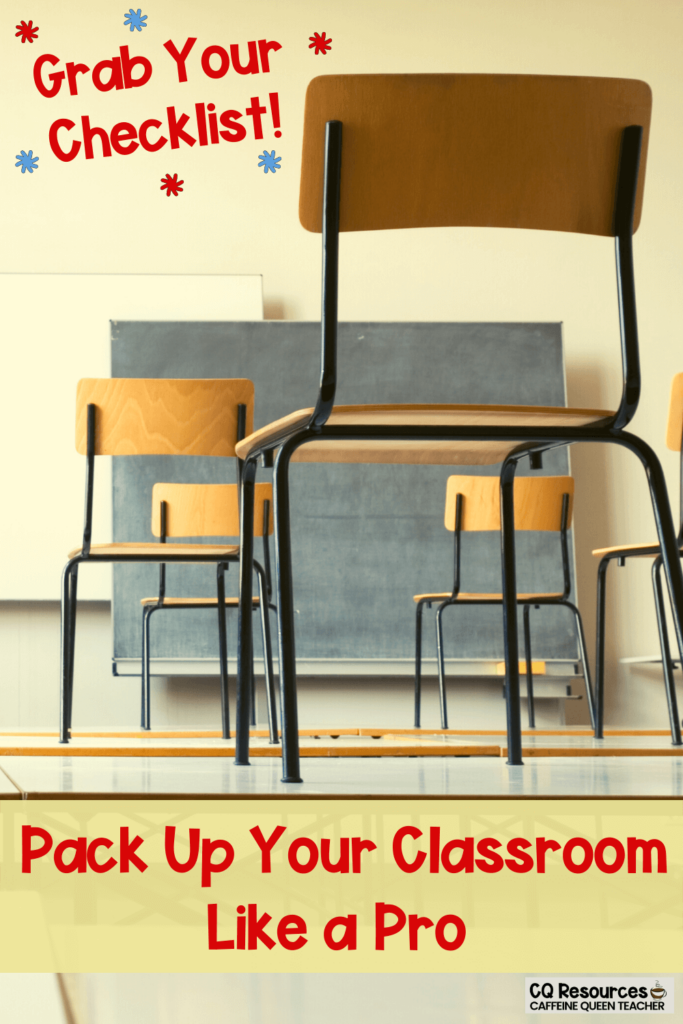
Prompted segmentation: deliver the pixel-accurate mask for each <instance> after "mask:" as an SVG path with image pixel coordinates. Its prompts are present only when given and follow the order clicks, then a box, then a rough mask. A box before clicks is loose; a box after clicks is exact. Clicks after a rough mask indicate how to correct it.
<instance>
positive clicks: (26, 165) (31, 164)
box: [14, 149, 40, 174]
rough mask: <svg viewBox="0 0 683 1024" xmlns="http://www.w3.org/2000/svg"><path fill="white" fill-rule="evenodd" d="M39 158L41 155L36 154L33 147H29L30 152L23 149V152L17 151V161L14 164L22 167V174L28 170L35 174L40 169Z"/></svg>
mask: <svg viewBox="0 0 683 1024" xmlns="http://www.w3.org/2000/svg"><path fill="white" fill-rule="evenodd" d="M39 160H40V157H39V156H34V155H33V150H32V149H29V151H28V153H25V152H24V150H23V149H22V151H21V153H17V162H16V163H15V165H14V166H15V167H21V173H22V174H26V172H27V171H28V173H29V174H33V172H34V171H37V170H38V161H39Z"/></svg>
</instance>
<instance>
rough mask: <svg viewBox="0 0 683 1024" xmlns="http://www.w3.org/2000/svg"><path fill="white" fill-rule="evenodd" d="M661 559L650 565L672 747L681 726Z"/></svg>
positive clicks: (678, 744)
mask: <svg viewBox="0 0 683 1024" xmlns="http://www.w3.org/2000/svg"><path fill="white" fill-rule="evenodd" d="M661 569H662V559H661V557H657V558H656V559H655V560H654V562H653V564H652V589H653V590H654V595H655V609H656V611H657V627H658V629H659V645H660V647H661V650H662V669H663V672H664V688H665V691H666V703H667V706H668V710H669V724H670V726H671V742H672V743H673V745H674V746H680V744H681V724H680V720H679V717H678V700H677V698H676V683H675V680H674V666H673V662H672V660H671V650H670V648H669V631H668V629H667V625H666V608H665V605H664V593H663V590H662V576H661Z"/></svg>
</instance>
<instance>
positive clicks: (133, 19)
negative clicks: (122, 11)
mask: <svg viewBox="0 0 683 1024" xmlns="http://www.w3.org/2000/svg"><path fill="white" fill-rule="evenodd" d="M146 21H147V15H146V14H143V13H142V8H141V7H138V9H137V11H134V10H133V8H132V7H131V8H130V9H129V11H128V14H127V15H126V20H125V21H124V23H123V25H124V28H125V26H126V25H130V30H131V32H133V31H134V30H135V29H137V30H138V32H142V30H143V28H147V26H146V25H145V22H146Z"/></svg>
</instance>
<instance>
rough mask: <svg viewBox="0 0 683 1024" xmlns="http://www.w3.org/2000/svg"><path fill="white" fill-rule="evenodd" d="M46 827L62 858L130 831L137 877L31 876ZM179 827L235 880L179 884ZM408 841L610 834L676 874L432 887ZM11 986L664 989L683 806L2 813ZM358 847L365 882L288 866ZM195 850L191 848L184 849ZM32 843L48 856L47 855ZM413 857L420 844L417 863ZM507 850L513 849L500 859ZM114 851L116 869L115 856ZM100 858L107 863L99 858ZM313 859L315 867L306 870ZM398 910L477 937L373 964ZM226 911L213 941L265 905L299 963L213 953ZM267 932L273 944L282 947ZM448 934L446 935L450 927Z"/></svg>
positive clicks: (391, 947)
mask: <svg viewBox="0 0 683 1024" xmlns="http://www.w3.org/2000/svg"><path fill="white" fill-rule="evenodd" d="M25 824H30V825H34V826H40V827H42V828H45V829H47V830H48V831H49V832H50V833H51V834H52V835H53V837H54V839H55V845H56V844H57V842H59V841H61V840H62V839H65V838H74V837H76V836H78V835H87V836H88V837H89V838H90V839H92V838H94V837H95V836H101V835H106V836H108V837H109V838H111V839H113V840H114V841H115V843H116V844H117V845H118V838H119V827H120V826H121V825H128V826H129V827H130V832H131V836H134V835H140V836H142V837H143V839H144V843H143V846H142V847H141V848H140V849H139V851H138V853H139V855H140V856H141V857H142V858H143V860H145V861H146V862H147V863H148V864H149V868H148V870H147V871H146V872H145V873H144V874H141V873H139V872H138V871H137V870H135V869H134V868H131V872H130V874H128V875H126V874H121V873H120V872H119V871H118V869H114V870H112V871H110V872H108V873H107V874H100V875H93V874H92V873H91V872H88V873H86V874H80V875H79V874H76V873H74V874H61V873H59V872H58V871H57V870H56V868H55V866H54V863H53V861H52V855H48V856H47V857H45V858H43V859H41V860H39V861H38V860H37V861H34V862H33V869H32V872H31V874H30V875H28V874H22V873H21V870H20V860H19V858H20V845H19V844H20V837H21V826H22V825H25ZM166 825H175V826H176V829H177V832H176V837H177V847H176V850H177V853H176V855H177V857H178V859H179V860H184V859H186V854H187V835H188V832H187V830H188V829H189V828H200V829H201V833H202V838H206V837H210V838H211V839H217V838H223V839H227V840H228V841H229V842H231V843H232V844H233V846H234V848H235V860H234V862H233V864H232V865H231V867H230V868H229V869H228V870H227V871H225V872H223V873H221V874H215V875H214V876H213V883H212V885H211V887H210V888H202V887H201V883H200V876H199V868H198V867H196V868H194V869H193V870H192V871H190V872H189V873H186V874H178V873H175V872H173V871H172V870H171V869H170V867H169V866H168V865H167V863H166V859H165V856H164V848H163V841H164V828H165V826H166ZM255 825H259V826H260V828H261V831H262V832H263V834H264V835H265V836H266V837H267V836H269V835H270V834H271V832H272V830H273V829H274V828H275V826H276V825H284V826H285V827H286V829H287V832H286V833H285V834H284V836H283V837H282V839H281V840H280V842H279V843H278V844H277V846H276V848H275V851H274V853H273V870H272V873H271V874H270V875H263V874H261V871H260V864H261V860H260V854H259V852H258V849H257V847H256V844H255V843H254V840H253V839H252V837H251V836H250V835H249V832H248V830H249V829H250V828H252V827H254V826H255ZM403 825H416V826H417V827H418V828H420V829H422V830H423V831H424V832H425V839H424V840H421V841H420V844H419V845H421V846H422V848H423V849H426V848H427V839H426V836H427V830H428V829H429V827H430V826H431V825H440V826H441V836H442V843H445V842H446V841H447V840H448V839H451V838H458V837H464V836H469V835H471V836H474V838H475V842H476V841H478V840H479V839H481V838H483V837H484V836H492V837H494V838H496V839H498V840H499V841H500V842H501V843H502V844H503V846H505V844H506V843H507V842H508V840H509V839H511V838H512V837H514V836H524V837H526V838H527V839H530V840H532V841H533V840H534V839H535V837H537V836H545V837H546V838H553V839H556V840H557V841H559V842H560V843H562V844H564V843H565V842H566V841H567V840H568V839H570V838H571V837H572V836H576V835H580V836H583V837H585V838H586V839H588V840H590V841H591V843H592V844H593V845H595V844H596V843H597V842H598V840H599V839H600V838H602V837H605V836H613V837H616V838H618V839H620V840H621V841H622V842H625V838H626V837H628V836H637V837H638V838H645V839H650V838H658V839H660V840H661V841H662V842H664V844H665V846H666V849H667V859H668V872H667V873H666V874H656V873H653V874H650V875H646V874H641V873H638V874H634V875H628V874H626V872H625V870H622V871H620V872H618V873H616V874H614V875H607V874H604V873H601V872H600V871H598V870H597V869H596V868H595V866H593V867H591V868H590V869H589V870H588V871H587V872H586V873H585V874H582V875H576V874H572V873H571V872H569V871H567V870H566V868H564V866H563V864H562V861H561V854H549V855H548V865H547V871H546V874H545V875H539V874H537V873H536V872H535V871H532V872H529V873H528V874H524V875H517V874H514V873H512V872H510V871H508V870H506V869H504V870H503V871H501V872H499V873H498V874H492V875H488V874H484V873H483V872H481V871H478V870H475V872H474V873H473V874H470V875H466V874H446V873H445V872H441V873H439V874H438V875H436V874H435V875H432V874H429V873H427V868H424V867H423V868H422V869H421V870H420V871H419V872H416V873H413V874H406V873H404V872H402V871H400V870H399V868H398V867H397V866H396V864H395V862H394V860H393V857H392V852H391V843H392V839H393V836H394V835H395V833H396V831H397V830H398V829H399V828H400V827H402V826H403ZM2 826H3V861H2V871H1V874H0V879H1V888H0V918H1V919H2V922H3V927H2V929H1V930H0V970H3V971H26V970H30V971H51V970H56V971H70V972H80V971H124V972H125V971H139V970H145V971H209V972H212V971H246V972H250V971H251V972H263V971H270V972H272V971H275V972H277V971H289V972H291V971H294V972H298V971H301V972H310V971H333V972H358V971H361V972H363V971H370V972H387V971H388V972H406V971H409V972H413V971H414V972H420V971H428V972H442V971H455V972H497V971H498V972H510V971H512V972H515V971H526V972H527V973H529V972H535V973H544V972H545V973H581V972H589V971H594V970H600V971H602V972H609V971H613V972H620V973H638V972H641V973H643V972H645V973H647V972H653V973H657V972H659V973H660V974H662V973H666V972H667V971H668V972H675V971H676V970H677V969H678V968H679V967H680V964H681V962H683V905H682V890H681V880H682V877H683V806H682V805H681V803H680V801H583V802H582V801H562V802H557V801H545V800H531V801H524V800H516V801H495V800H478V801H450V800H421V801H410V800H406V801H400V802H396V801H391V800H385V801H377V800H373V801H364V800H348V801H344V800H342V801H315V800H301V801H298V800H297V801H284V800H258V801H249V800H245V801H241V800H240V801H232V802H229V803H228V802H224V801H197V802H191V801H184V802H182V801H153V800H149V801H147V800H145V801H128V802H124V801H120V802H119V801H107V802H106V803H104V804H103V803H98V802H96V801H59V802H52V801H30V802H24V803H21V804H19V803H12V802H6V803H4V804H3V805H2ZM353 835H360V836H362V837H363V838H364V839H371V840H372V841H373V842H375V843H376V844H377V847H378V849H377V850H376V851H373V852H371V853H369V854H368V853H364V854H363V857H362V864H363V868H362V871H361V873H360V874H359V875H353V874H349V875H340V874H330V873H328V872H325V871H324V870H323V869H322V868H321V866H320V864H319V865H318V866H317V867H316V868H315V869H314V870H313V871H312V872H311V873H310V874H297V873H295V872H294V871H293V870H292V869H291V867H290V865H289V863H288V861H287V859H286V850H287V847H288V845H289V842H291V841H292V840H293V839H295V838H297V837H300V836H307V837H310V838H311V839H314V840H315V841H316V842H319V840H320V839H321V838H322V837H327V838H329V839H331V840H332V847H331V855H332V858H333V859H336V850H337V849H338V847H337V840H338V839H339V837H340V836H353ZM183 836H185V842H184V843H183V842H182V840H183ZM34 845H36V846H37V845H38V842H37V841H35V842H34ZM417 846H418V844H412V843H408V844H407V848H408V849H410V848H413V847H415V848H417ZM501 852H503V851H501ZM111 853H112V854H113V855H114V856H116V854H117V851H116V848H114V849H112V851H111ZM99 859H100V860H101V861H102V860H105V859H106V857H105V851H103V850H102V851H100V854H99ZM302 859H303V858H302ZM380 901H383V902H385V903H395V904H397V905H398V906H400V907H402V909H403V910H404V911H405V912H406V913H409V914H410V913H420V914H426V915H427V916H429V917H431V918H432V920H434V921H436V920H437V918H438V917H440V916H442V915H444V914H457V915H458V916H460V917H461V918H462V919H463V920H464V922H465V924H466V927H467V937H466V939H465V942H464V944H463V945H462V946H461V947H460V949H459V950H457V951H454V952H446V951H443V950H441V949H440V948H439V947H438V946H437V944H436V942H435V941H434V938H433V930H432V929H429V930H428V931H424V930H423V931H421V932H420V942H419V949H418V951H417V952H410V951H409V950H408V939H407V928H406V929H404V931H403V932H401V933H400V934H398V935H396V936H395V937H393V938H388V939H387V943H386V950H385V951H384V952H381V951H376V950H375V948H374V945H375V943H374V908H375V903H376V902H380ZM209 903H217V904H218V907H219V922H218V937H219V938H222V939H224V938H232V937H234V918H235V908H236V906H237V905H239V904H246V903H256V904H257V906H258V914H259V916H260V915H261V914H262V913H263V912H264V911H265V912H267V913H269V914H270V915H272V917H273V924H276V923H277V921H278V920H279V919H280V917H282V916H283V915H285V914H299V915H300V916H302V917H303V918H304V919H305V921H306V923H307V925H308V938H309V942H308V943H307V945H306V946H304V947H303V949H301V950H299V951H296V952H288V951H285V950H283V949H282V948H281V947H280V946H276V948H275V949H273V950H272V951H269V950H267V949H266V947H265V946H263V945H262V944H260V943H259V948H258V950H257V951H223V950H219V951H209V950H208V938H207V936H208V929H207V909H206V908H207V905H208V904H209ZM342 914H357V915H358V926H359V929H358V930H359V934H358V949H357V951H356V952H352V951H346V950H344V951H340V952H333V951H330V950H328V949H327V948H326V947H325V945H324V943H323V939H322V929H323V927H324V925H325V923H326V922H327V921H328V920H329V919H330V918H331V917H333V916H337V915H342ZM273 924H271V925H270V926H269V928H268V932H269V933H270V934H272V935H274V934H275V929H274V927H273ZM451 931H452V929H451Z"/></svg>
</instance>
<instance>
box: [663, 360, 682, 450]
mask: <svg viewBox="0 0 683 1024" xmlns="http://www.w3.org/2000/svg"><path fill="white" fill-rule="evenodd" d="M682 439H683V373H677V374H676V376H675V377H674V379H673V380H672V381H671V398H670V400H669V419H668V421H667V425H666V446H667V448H669V449H670V450H671V451H672V452H680V451H681V440H682Z"/></svg>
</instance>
